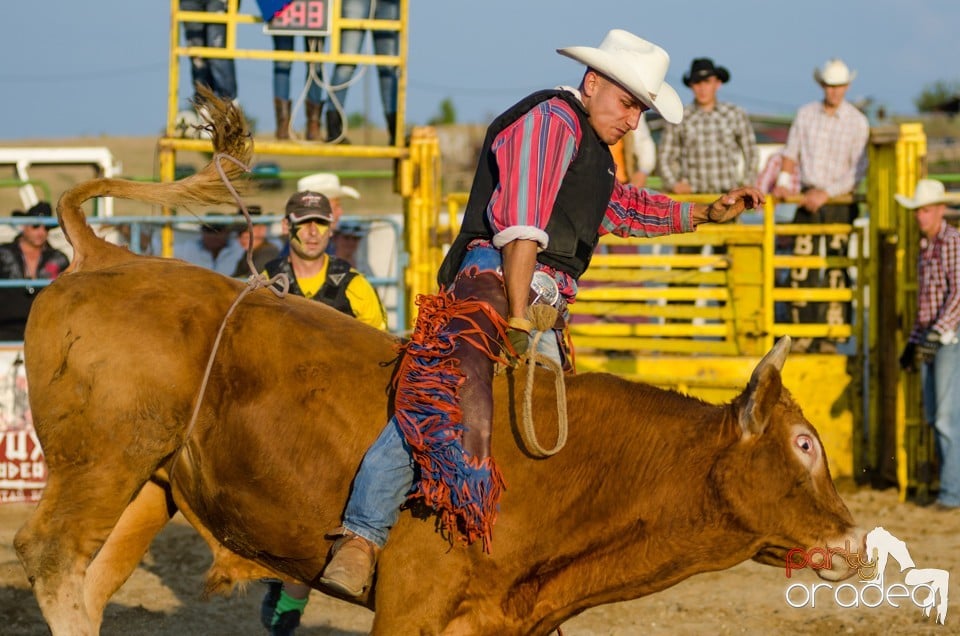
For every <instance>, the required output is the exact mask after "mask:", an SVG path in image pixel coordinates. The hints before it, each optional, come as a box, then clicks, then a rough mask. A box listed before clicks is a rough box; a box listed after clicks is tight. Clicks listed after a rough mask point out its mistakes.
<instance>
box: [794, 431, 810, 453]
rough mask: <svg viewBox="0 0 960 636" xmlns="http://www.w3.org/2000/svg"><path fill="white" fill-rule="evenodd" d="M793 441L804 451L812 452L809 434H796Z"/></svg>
mask: <svg viewBox="0 0 960 636" xmlns="http://www.w3.org/2000/svg"><path fill="white" fill-rule="evenodd" d="M794 441H795V442H796V444H797V448H799V449H800V450H802V451H803V452H804V453H812V452H813V439H812V438H811V437H810V436H809V435H797V439H796V440H794Z"/></svg>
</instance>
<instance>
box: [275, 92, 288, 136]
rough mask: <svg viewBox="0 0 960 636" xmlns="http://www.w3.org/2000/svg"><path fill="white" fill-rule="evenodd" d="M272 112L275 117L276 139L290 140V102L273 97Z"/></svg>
mask: <svg viewBox="0 0 960 636" xmlns="http://www.w3.org/2000/svg"><path fill="white" fill-rule="evenodd" d="M273 112H274V113H275V114H276V116H277V132H276V137H277V139H290V100H289V99H280V98H279V97H274V98H273Z"/></svg>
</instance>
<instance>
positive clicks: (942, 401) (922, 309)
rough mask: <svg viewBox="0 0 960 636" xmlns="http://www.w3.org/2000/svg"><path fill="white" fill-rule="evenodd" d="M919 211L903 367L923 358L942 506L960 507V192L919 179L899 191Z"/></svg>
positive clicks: (907, 205) (914, 365)
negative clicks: (958, 216)
mask: <svg viewBox="0 0 960 636" xmlns="http://www.w3.org/2000/svg"><path fill="white" fill-rule="evenodd" d="M895 198H896V200H897V203H899V204H900V205H902V206H903V207H905V208H907V209H908V210H913V211H914V213H915V214H916V216H917V225H918V226H919V228H920V253H919V255H918V259H917V265H918V269H917V284H918V290H917V315H916V318H915V320H914V323H913V329H911V330H910V335H909V337H908V338H907V345H906V346H905V347H904V349H903V354H902V355H901V356H900V367H901V368H903V369H904V370H908V371H916V368H917V358H918V357H919V358H920V360H921V361H922V365H921V372H922V384H923V412H924V414H925V416H926V418H927V421H928V422H929V423H930V425H931V426H932V427H933V429H934V431H935V434H936V441H937V444H936V446H937V454H938V455H939V458H940V492H939V494H938V496H937V503H936V504H935V505H936V507H937V508H938V509H940V510H958V509H960V391H958V388H960V344H958V341H957V332H958V331H960V232H958V231H957V230H956V228H954V227H953V226H952V225H950V224H949V223H947V221H946V219H945V218H944V215H945V214H946V211H947V205H946V204H947V203H958V202H960V199H958V197H957V196H956V195H949V194H947V193H946V192H945V191H944V187H943V183H941V182H940V181H935V180H933V179H921V180H920V181H918V182H917V187H916V190H915V191H914V193H913V197H912V198H910V197H906V196H904V195H902V194H897V195H895Z"/></svg>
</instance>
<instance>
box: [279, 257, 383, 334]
mask: <svg viewBox="0 0 960 636" xmlns="http://www.w3.org/2000/svg"><path fill="white" fill-rule="evenodd" d="M329 267H330V259H329V258H326V259H324V262H323V269H322V270H320V271H319V272H318V273H317V274H315V275H313V276H305V277H303V278H300V277H297V285H299V286H300V291H302V292H303V297H304V298H313V297H314V296H316V295H317V292H319V291H320V288H321V287H323V283H324V281H326V280H327V268H329ZM350 271H351V272H353V273H356V276H354V277H353V278H352V279H350V283H349V284H348V285H347V292H346V293H347V300H349V301H350V308H351V309H352V310H353V316H354V317H355V318H356V319H357V320H359V321H360V322H362V323H365V324H368V325H370V326H371V327H375V328H377V329H380V330H381V331H386V329H387V312H386V311H385V310H384V309H383V303H381V302H380V297H379V296H378V295H377V290H375V289H374V288H373V285H371V284H370V281H368V280H367V279H366V278H364V276H363V274H361V273H359V272H357V270H355V269H353V268H351V269H350Z"/></svg>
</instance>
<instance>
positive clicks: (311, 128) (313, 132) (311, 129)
mask: <svg viewBox="0 0 960 636" xmlns="http://www.w3.org/2000/svg"><path fill="white" fill-rule="evenodd" d="M321 112H323V104H318V103H316V102H307V140H309V141H317V140H318V139H320V113H321Z"/></svg>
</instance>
